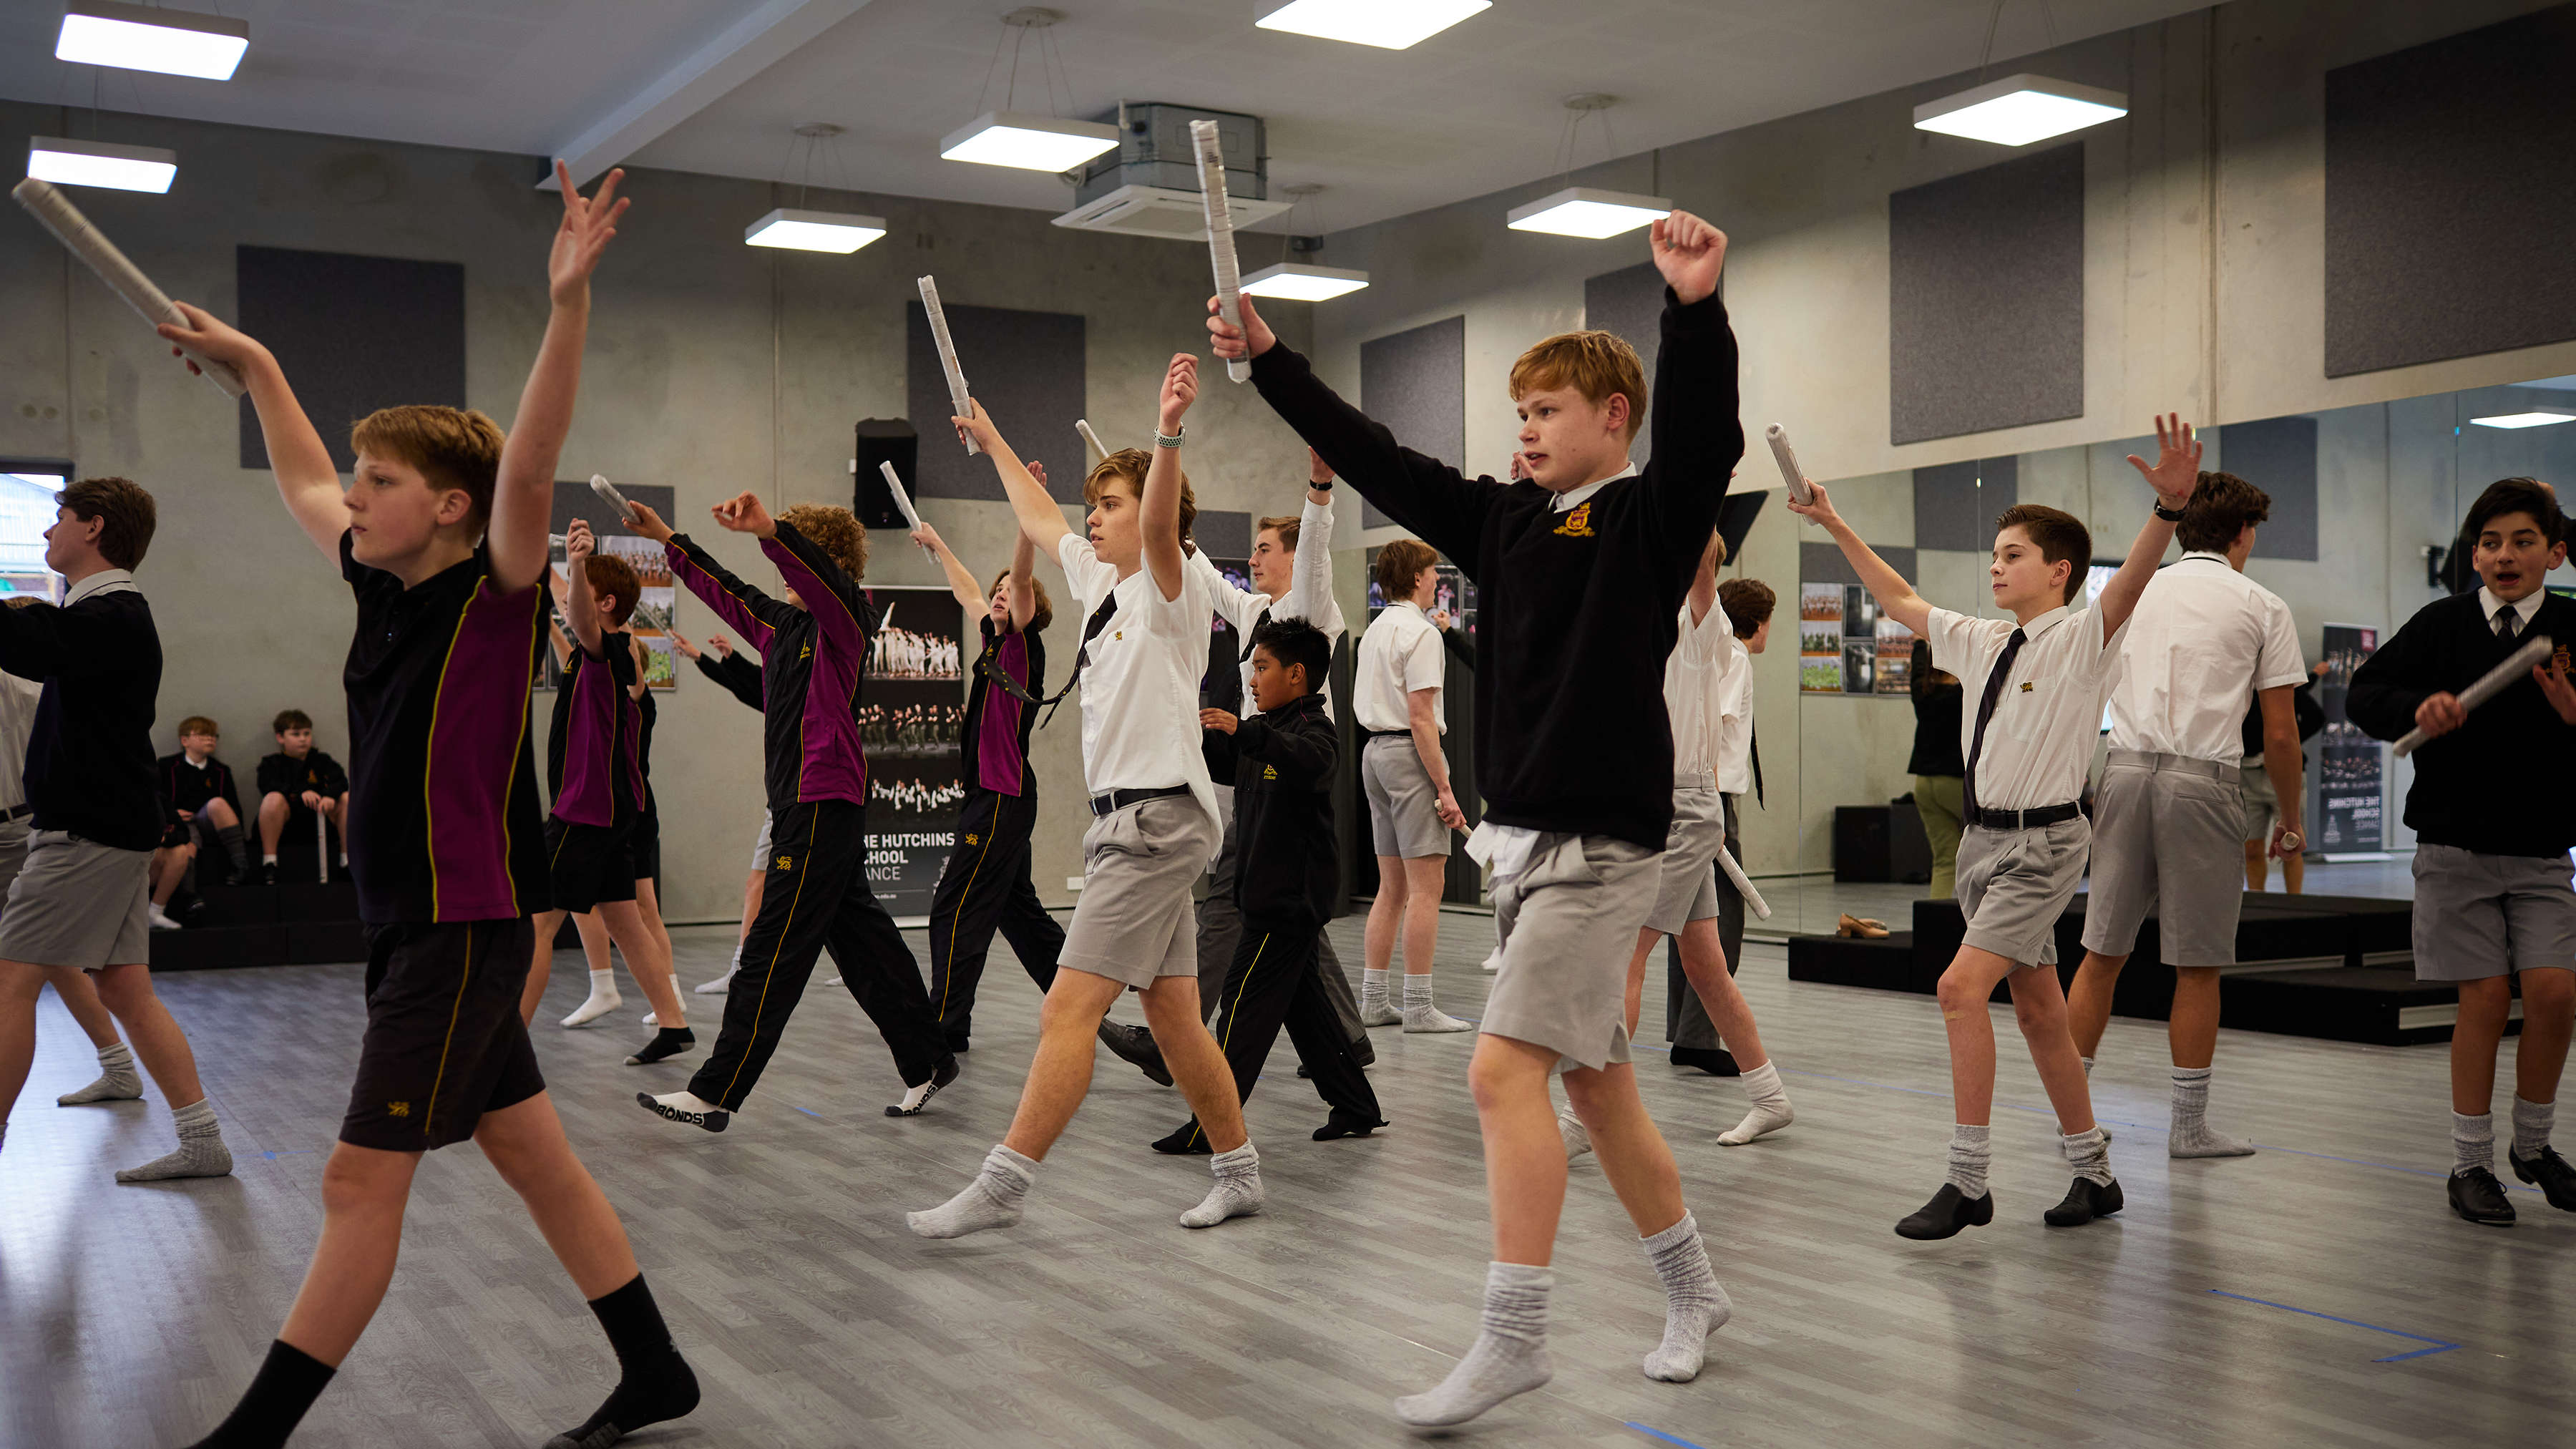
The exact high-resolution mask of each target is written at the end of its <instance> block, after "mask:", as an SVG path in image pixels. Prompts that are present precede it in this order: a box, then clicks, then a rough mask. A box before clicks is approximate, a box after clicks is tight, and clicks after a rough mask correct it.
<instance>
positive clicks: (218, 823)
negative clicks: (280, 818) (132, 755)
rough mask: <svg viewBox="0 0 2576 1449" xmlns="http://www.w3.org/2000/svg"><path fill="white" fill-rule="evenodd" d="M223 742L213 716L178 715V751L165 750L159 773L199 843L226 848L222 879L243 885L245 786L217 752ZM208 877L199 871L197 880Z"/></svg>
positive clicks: (167, 796)
mask: <svg viewBox="0 0 2576 1449" xmlns="http://www.w3.org/2000/svg"><path fill="white" fill-rule="evenodd" d="M307 739H308V740H309V739H310V736H309V735H308V736H307ZM222 743H223V735H222V732H221V731H220V730H218V729H217V728H216V727H215V722H214V721H213V720H210V719H208V718H206V717H205V716H204V715H201V714H192V715H190V716H188V717H187V718H186V719H183V720H181V721H179V753H177V754H175V755H163V756H162V757H161V758H160V760H159V761H158V762H156V764H155V766H154V773H155V774H157V775H158V776H159V777H160V780H161V798H162V799H164V800H167V801H168V802H170V808H171V809H173V810H176V811H177V812H179V818H180V819H181V820H182V821H184V822H186V823H187V826H188V833H189V835H190V836H191V837H192V838H193V839H194V841H195V843H196V845H197V847H198V849H199V850H200V851H201V852H202V851H203V850H204V848H205V847H206V846H208V845H213V846H215V847H217V848H219V849H220V850H222V851H223V853H224V862H225V864H226V865H228V866H229V867H230V868H231V869H230V873H229V874H227V875H226V876H225V877H224V880H223V882H222V883H223V884H225V885H240V884H241V883H242V882H243V881H244V880H246V879H248V878H249V876H250V862H249V860H248V859H247V857H246V856H245V854H244V850H243V842H242V816H241V792H240V790H239V789H238V788H236V786H235V784H234V782H233V767H232V766H230V765H227V764H225V763H224V762H223V761H221V760H218V759H216V758H215V748H216V746H218V745H220V744H222ZM205 879H206V878H205V877H204V876H203V875H202V874H200V876H199V877H198V883H199V884H201V885H202V884H204V883H205Z"/></svg>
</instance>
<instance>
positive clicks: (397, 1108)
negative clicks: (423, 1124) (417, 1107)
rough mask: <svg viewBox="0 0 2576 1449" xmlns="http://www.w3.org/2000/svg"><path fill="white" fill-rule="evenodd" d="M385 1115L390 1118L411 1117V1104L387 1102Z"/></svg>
mask: <svg viewBox="0 0 2576 1449" xmlns="http://www.w3.org/2000/svg"><path fill="white" fill-rule="evenodd" d="M385 1115H386V1116H388V1117H408V1116H410V1115H411V1103H409V1102H387V1103H386V1104H385Z"/></svg>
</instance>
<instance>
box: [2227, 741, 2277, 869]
mask: <svg viewBox="0 0 2576 1449" xmlns="http://www.w3.org/2000/svg"><path fill="white" fill-rule="evenodd" d="M2236 788H2237V789H2238V790H2240V791H2242V792H2244V795H2245V837H2244V838H2245V843H2246V844H2247V845H2257V844H2259V845H2262V846H2264V847H2265V848H2267V849H2268V848H2269V847H2270V846H2271V844H2272V831H2273V830H2274V829H2275V828H2276V827H2278V826H2279V825H2280V823H2281V793H2280V792H2279V791H2277V790H2275V789H2273V788H2272V772H2271V771H2269V770H2267V769H2264V768H2263V767H2262V766H2261V765H2260V764H2255V763H2250V762H2249V763H2247V764H2243V765H2239V766H2237V767H2236Z"/></svg>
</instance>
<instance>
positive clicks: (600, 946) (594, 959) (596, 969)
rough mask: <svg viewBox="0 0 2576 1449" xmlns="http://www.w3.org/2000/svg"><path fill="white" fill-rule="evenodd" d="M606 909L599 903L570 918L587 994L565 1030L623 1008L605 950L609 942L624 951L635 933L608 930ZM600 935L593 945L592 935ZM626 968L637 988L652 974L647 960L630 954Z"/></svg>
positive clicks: (566, 1019)
mask: <svg viewBox="0 0 2576 1449" xmlns="http://www.w3.org/2000/svg"><path fill="white" fill-rule="evenodd" d="M620 904H624V903H623V902H621V903H620ZM609 909H610V905H609V903H608V902H606V901H601V902H600V903H599V904H597V905H595V906H593V907H591V908H590V909H589V910H587V911H583V912H580V913H577V914H575V915H574V916H573V918H572V919H573V934H574V935H575V936H576V937H577V938H578V939H579V940H580V941H581V955H582V960H583V962H584V963H586V964H587V965H588V966H589V967H590V989H589V992H588V994H586V995H584V996H583V997H582V999H581V1005H579V1006H576V1007H574V1008H573V1009H572V1010H571V1012H569V1013H568V1014H566V1015H565V1017H564V1019H563V1024H564V1025H565V1026H567V1027H575V1026H588V1025H590V1024H591V1023H592V1022H594V1021H597V1020H598V1019H599V1018H601V1017H603V1016H606V1015H607V1014H608V1013H610V1012H612V1011H615V1010H616V1009H617V1008H619V1007H621V1006H624V1005H625V1004H626V998H625V997H624V996H622V995H620V994H618V990H617V973H616V972H614V971H612V970H611V969H609V964H608V946H609V943H610V942H611V941H614V942H615V943H616V944H617V945H618V946H620V947H624V946H625V945H626V944H627V938H628V937H629V936H632V935H633V934H634V932H633V931H628V932H627V933H626V934H625V935H620V934H618V933H617V931H616V930H615V929H614V928H612V927H610V926H609V925H608V919H607V917H608V911H609ZM603 931H604V932H605V934H604V935H601V936H600V938H599V940H598V942H597V943H596V944H595V945H594V943H593V941H592V939H591V938H592V936H593V934H594V933H598V932H603ZM548 954H549V962H548V964H549V968H551V965H552V962H551V953H548ZM626 965H627V968H628V969H629V970H632V971H633V972H634V973H635V981H636V984H637V985H639V986H640V985H642V984H643V983H644V981H645V979H646V978H647V977H648V976H650V975H651V974H652V964H651V958H650V957H649V956H638V955H636V954H635V952H634V951H631V950H630V951H628V952H627V953H626ZM645 994H646V995H647V996H650V995H651V994H652V993H651V991H650V990H649V989H648V990H647V991H646V992H645Z"/></svg>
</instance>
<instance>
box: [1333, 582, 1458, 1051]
mask: <svg viewBox="0 0 2576 1449" xmlns="http://www.w3.org/2000/svg"><path fill="white" fill-rule="evenodd" d="M1439 561H1440V554H1439V552H1438V551H1437V550H1435V549H1433V548H1432V547H1431V545H1429V544H1427V543H1424V542H1423V541H1422V540H1420V539H1418V538H1399V539H1397V540H1395V541H1394V542H1393V543H1390V544H1387V545H1386V546H1385V547H1383V548H1380V549H1379V550H1378V551H1377V560H1376V562H1375V563H1374V564H1373V565H1372V566H1371V572H1372V575H1373V580H1374V582H1375V583H1376V584H1377V593H1378V597H1379V599H1381V600H1382V601H1383V602H1384V603H1385V607H1384V608H1383V609H1380V610H1379V611H1378V616H1377V617H1376V618H1375V619H1372V620H1370V621H1369V626H1368V628H1367V630H1366V631H1365V632H1363V633H1362V634H1361V635H1360V647H1359V657H1358V659H1357V660H1356V661H1355V663H1354V664H1353V667H1352V670H1351V706H1352V708H1351V718H1352V720H1353V721H1354V722H1356V723H1357V724H1358V725H1359V727H1360V768H1359V776H1360V789H1361V791H1362V793H1363V794H1364V795H1365V796H1366V797H1367V799H1368V814H1369V840H1370V849H1371V850H1372V851H1373V852H1374V853H1375V855H1376V856H1377V898H1376V899H1375V900H1373V901H1371V902H1370V903H1369V913H1368V926H1367V929H1366V932H1365V934H1364V935H1363V936H1362V937H1361V940H1362V943H1363V945H1362V949H1363V950H1364V952H1365V953H1366V954H1365V955H1364V956H1363V957H1362V959H1361V963H1360V1023H1361V1025H1363V1026H1394V1025H1396V1024H1397V1023H1399V1022H1400V1023H1402V1024H1403V1026H1404V1029H1405V1030H1406V1031H1408V1032H1457V1031H1466V1030H1468V1029H1470V1028H1472V1027H1473V1026H1474V1025H1475V1023H1474V1022H1471V1021H1464V1020H1461V1019H1460V1018H1458V1017H1454V1016H1451V1015H1450V1014H1448V1013H1447V1012H1445V1011H1442V1010H1441V1009H1440V1007H1439V1006H1438V1004H1437V1003H1435V1002H1434V1001H1433V999H1432V986H1431V963H1432V958H1433V956H1434V954H1435V953H1436V952H1437V951H1438V949H1439V945H1440V897H1441V895H1442V893H1443V892H1444V891H1445V890H1447V888H1448V873H1449V833H1450V832H1451V831H1452V830H1458V829H1463V828H1464V827H1465V825H1466V823H1467V816H1466V813H1465V812H1464V811H1462V810H1461V809H1459V808H1458V797H1457V795H1456V793H1455V792H1454V791H1453V790H1452V789H1451V788H1450V780H1449V757H1448V756H1447V755H1446V754H1445V753H1443V752H1442V749H1441V745H1440V738H1441V736H1443V735H1445V734H1447V733H1448V732H1449V721H1448V719H1447V718H1446V716H1445V714H1444V712H1443V711H1442V709H1441V700H1442V698H1443V696H1444V694H1445V692H1446V690H1447V688H1448V685H1447V673H1446V668H1445V661H1444V660H1443V658H1442V656H1441V649H1442V645H1441V630H1440V628H1439V626H1438V625H1436V624H1434V623H1433V622H1432V621H1431V616H1430V613H1429V610H1430V606H1431V602H1432V595H1433V593H1434V592H1435V591H1436V590H1437V589H1438V588H1439V587H1440V574H1439V571H1438V570H1437V569H1436V568H1435V567H1433V566H1434V565H1435V564H1437V563H1438V562H1439ZM1399 941H1400V942H1401V943H1402V945H1403V948H1404V994H1403V995H1402V996H1401V997H1395V996H1393V995H1392V994H1391V993H1390V991H1389V987H1390V985H1391V983H1392V977H1393V967H1394V964H1395V955H1396V946H1397V944H1398V943H1399Z"/></svg>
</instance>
